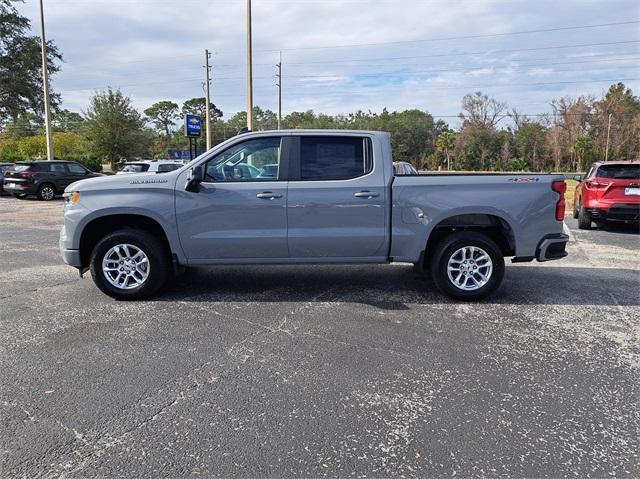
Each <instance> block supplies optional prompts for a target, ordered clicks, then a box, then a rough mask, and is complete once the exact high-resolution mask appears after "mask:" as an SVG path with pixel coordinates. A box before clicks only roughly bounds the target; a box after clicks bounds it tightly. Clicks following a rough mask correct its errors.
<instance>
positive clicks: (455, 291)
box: [431, 231, 504, 301]
mask: <svg viewBox="0 0 640 479" xmlns="http://www.w3.org/2000/svg"><path fill="white" fill-rule="evenodd" d="M464 247H476V248H481V249H482V250H484V251H485V252H486V253H487V254H488V255H489V258H490V259H491V263H492V271H491V275H490V276H489V278H488V281H487V282H486V283H485V284H484V285H482V286H481V287H479V288H478V289H475V290H471V291H468V290H464V289H461V288H460V287H458V286H456V284H455V283H454V282H453V280H452V279H451V278H450V277H449V271H448V268H449V261H450V259H451V258H452V257H453V255H454V254H455V253H456V252H457V251H459V250H460V249H461V248H464ZM431 258H432V259H431V278H432V279H433V282H434V283H435V285H436V286H437V288H438V289H439V290H440V291H441V292H442V293H444V294H446V295H447V296H449V297H451V298H453V299H458V300H462V301H477V300H480V299H483V298H486V297H487V296H489V295H490V294H491V293H493V292H494V291H495V290H496V288H498V286H500V284H501V283H502V279H503V278H504V256H503V255H502V252H501V251H500V248H499V247H498V245H497V244H496V243H495V242H494V241H493V240H492V239H491V238H489V237H488V236H486V235H484V234H482V233H477V232H474V231H460V232H458V233H452V234H451V235H449V236H446V237H445V238H443V239H442V240H441V241H440V242H439V243H438V244H437V245H436V247H435V250H434V252H433V255H432V257H431ZM472 274H474V275H475V274H477V273H472ZM463 279H464V278H463Z"/></svg>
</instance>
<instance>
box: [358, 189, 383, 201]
mask: <svg viewBox="0 0 640 479" xmlns="http://www.w3.org/2000/svg"><path fill="white" fill-rule="evenodd" d="M353 196H355V197H356V198H366V199H368V200H370V199H371V198H377V197H378V196H380V193H376V192H375V191H366V190H365V191H358V192H357V193H355V194H354V195H353Z"/></svg>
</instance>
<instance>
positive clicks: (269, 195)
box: [256, 191, 282, 200]
mask: <svg viewBox="0 0 640 479" xmlns="http://www.w3.org/2000/svg"><path fill="white" fill-rule="evenodd" d="M256 198H260V199H261V200H275V199H276V198H282V195H281V194H280V193H273V192H272V191H263V192H262V193H258V194H257V195H256Z"/></svg>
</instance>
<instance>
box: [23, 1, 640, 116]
mask: <svg viewBox="0 0 640 479" xmlns="http://www.w3.org/2000/svg"><path fill="white" fill-rule="evenodd" d="M252 5H253V7H252V10H253V48H254V84H255V85H254V104H255V105H258V106H260V107H262V108H264V109H267V108H268V109H271V110H274V111H277V107H278V103H277V101H278V91H277V87H276V86H275V84H276V78H275V74H276V66H275V65H276V64H277V63H278V61H279V54H280V53H279V52H280V51H281V52H282V72H283V114H285V115H286V114H287V113H289V112H291V111H304V110H308V109H312V110H314V111H315V112H322V113H328V114H340V113H343V114H347V113H349V112H352V111H356V110H359V109H361V110H364V111H368V110H371V111H374V112H379V111H381V110H382V109H383V108H385V107H386V108H387V109H388V110H390V111H393V110H404V109H410V108H417V109H421V110H425V111H428V112H429V113H431V114H433V115H434V116H435V117H436V118H442V119H444V120H446V121H448V122H449V123H450V124H452V125H455V124H456V122H457V120H456V119H455V117H456V115H457V114H458V113H459V112H460V109H461V99H462V97H463V95H464V94H466V93H470V92H474V91H478V90H480V91H483V92H484V93H487V94H489V95H491V96H493V97H495V98H497V99H499V100H501V101H504V102H506V103H508V105H509V107H510V108H516V109H517V110H518V111H519V112H521V113H525V114H539V113H544V112H548V111H550V107H549V102H550V101H551V99H553V98H559V97H562V96H566V95H569V96H577V95H583V94H592V95H596V96H599V95H601V94H602V93H603V91H606V89H607V88H608V86H609V85H610V84H611V83H613V82H616V81H619V80H623V81H624V83H626V84H627V85H628V86H630V87H631V88H632V89H633V90H634V92H635V93H636V94H637V93H640V2H638V1H637V0H599V1H593V0H538V1H536V0H506V1H505V0H253V4H252ZM17 6H18V9H19V10H20V12H21V13H22V14H23V15H26V16H28V17H29V18H30V19H31V20H32V28H33V30H34V32H35V33H37V32H39V27H40V23H39V17H38V15H39V13H38V3H37V1H35V0H26V1H25V3H24V4H19V3H18V4H17ZM44 8H45V16H46V27H47V38H48V39H51V40H54V41H55V43H56V44H57V45H58V47H59V48H60V50H61V51H62V53H63V56H64V63H63V64H62V70H61V72H60V73H58V74H56V75H55V76H54V77H53V78H52V87H53V89H54V90H55V91H57V92H59V93H61V94H62V100H63V105H62V106H63V108H67V109H70V110H72V111H78V112H81V111H83V110H84V109H85V108H86V106H87V102H88V98H89V97H90V96H91V95H92V94H93V93H94V92H95V91H96V90H101V89H103V88H106V87H107V86H111V87H113V88H120V89H121V90H122V91H123V92H124V93H125V94H126V95H128V96H129V97H131V99H132V101H133V104H134V106H135V107H136V108H138V109H140V110H143V109H145V108H147V107H148V106H150V105H151V104H152V103H154V102H156V101H159V100H172V101H175V102H176V103H178V104H181V103H182V102H183V101H184V100H186V99H189V98H193V97H198V96H200V97H201V96H204V94H203V84H204V67H203V65H204V50H205V49H206V48H208V49H209V50H210V51H211V52H212V56H211V64H212V78H213V82H212V101H213V103H215V104H216V106H218V107H219V108H220V109H221V110H222V111H223V112H224V118H227V119H228V118H230V117H231V116H232V115H233V114H234V113H235V112H238V111H242V110H245V108H246V106H245V105H246V96H245V93H246V38H245V31H246V30H245V27H246V23H245V22H246V20H245V18H246V17H245V0H44Z"/></svg>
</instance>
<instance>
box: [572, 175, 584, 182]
mask: <svg viewBox="0 0 640 479" xmlns="http://www.w3.org/2000/svg"><path fill="white" fill-rule="evenodd" d="M573 179H574V180H576V181H582V175H576V176H574V177H573Z"/></svg>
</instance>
